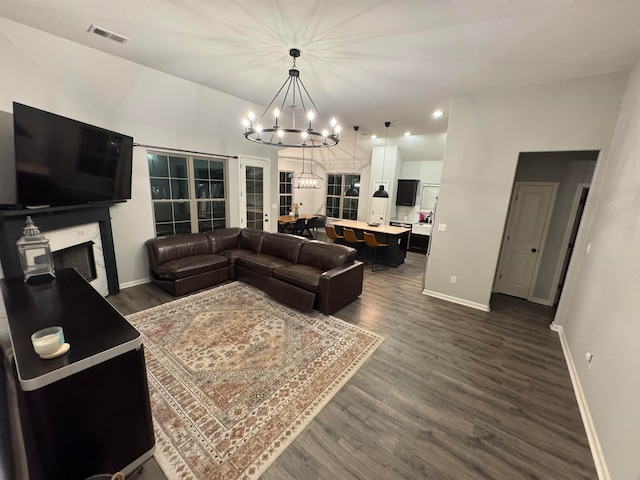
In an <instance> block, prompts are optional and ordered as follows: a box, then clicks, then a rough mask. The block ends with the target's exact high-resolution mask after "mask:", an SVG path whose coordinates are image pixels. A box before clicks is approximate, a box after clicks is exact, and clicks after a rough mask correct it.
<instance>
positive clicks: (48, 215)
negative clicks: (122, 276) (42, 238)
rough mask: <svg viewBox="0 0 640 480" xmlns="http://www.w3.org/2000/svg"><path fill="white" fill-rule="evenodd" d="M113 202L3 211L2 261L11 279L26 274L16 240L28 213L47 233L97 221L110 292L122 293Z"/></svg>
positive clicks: (0, 212) (0, 233)
mask: <svg viewBox="0 0 640 480" xmlns="http://www.w3.org/2000/svg"><path fill="white" fill-rule="evenodd" d="M113 204H114V203H113V202H104V203H103V202H100V203H88V204H82V205H67V206H59V207H43V208H28V209H20V208H17V209H5V210H0V263H2V270H3V272H4V276H5V277H7V278H9V277H14V276H22V268H21V266H20V258H19V256H18V249H17V248H16V242H17V241H18V239H19V238H20V237H21V236H22V229H23V228H24V225H25V221H26V218H27V215H30V216H31V218H32V219H33V222H34V223H35V224H36V225H37V226H38V228H39V229H40V232H42V233H43V234H45V235H46V234H47V231H52V230H60V229H64V228H70V227H73V226H78V225H84V224H88V223H97V224H98V225H99V227H100V240H101V241H102V248H103V254H104V261H105V269H106V272H107V283H108V290H109V294H114V293H118V292H119V291H120V287H119V282H118V271H117V268H116V256H115V250H114V245H113V233H112V230H111V215H110V212H109V208H110V207H111V206H112V205H113Z"/></svg>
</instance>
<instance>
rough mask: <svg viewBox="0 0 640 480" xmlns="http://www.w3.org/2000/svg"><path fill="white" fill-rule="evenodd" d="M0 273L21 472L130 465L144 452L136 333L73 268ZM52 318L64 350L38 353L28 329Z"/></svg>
mask: <svg viewBox="0 0 640 480" xmlns="http://www.w3.org/2000/svg"><path fill="white" fill-rule="evenodd" d="M37 280H42V281H39V282H34V284H26V283H24V281H23V279H22V276H20V277H12V278H5V279H2V280H0V288H1V289H2V297H3V299H4V303H5V307H6V312H7V320H8V325H9V333H10V337H11V345H12V348H13V360H14V365H15V371H14V375H15V376H16V377H17V383H18V386H19V389H18V392H17V393H18V405H19V410H20V417H21V426H22V430H23V436H24V439H25V449H26V451H27V454H28V457H29V458H28V465H29V478H30V479H31V480H40V479H47V480H58V479H60V480H82V479H86V478H88V477H90V476H92V475H97V474H104V473H111V474H112V473H115V472H118V471H122V472H124V473H125V474H128V473H131V472H132V471H133V470H135V469H136V468H137V467H138V466H139V465H141V464H142V463H143V462H144V461H145V460H147V459H148V458H149V457H151V456H152V455H153V451H154V445H155V440H154V434H153V425H152V421H151V407H150V402H149V390H148V385H147V376H146V370H145V359H144V350H143V345H142V338H141V336H140V333H139V332H138V331H137V330H136V329H135V328H134V327H133V326H132V325H131V324H130V323H129V322H127V320H126V319H125V318H124V317H123V316H122V315H121V314H120V313H119V312H118V311H117V310H116V309H115V308H114V307H113V306H111V304H109V302H107V301H106V300H105V299H104V298H103V297H102V296H101V295H100V294H99V293H98V292H97V291H96V290H94V288H93V287H92V286H91V285H89V283H87V281H86V280H84V278H82V276H81V275H80V274H79V273H78V272H77V271H76V270H75V269H69V268H67V269H60V270H57V271H56V278H55V279H50V280H48V281H46V280H44V279H39V278H38V279H37ZM53 325H60V326H62V328H63V329H64V335H65V340H66V341H67V342H68V343H69V344H70V345H71V348H70V350H69V351H68V352H67V353H66V354H64V355H62V356H60V357H58V358H55V359H51V360H43V359H41V358H40V357H39V356H38V355H37V354H36V353H35V351H34V350H33V346H32V344H31V334H32V333H34V332H36V331H37V330H40V329H42V328H45V327H50V326H53Z"/></svg>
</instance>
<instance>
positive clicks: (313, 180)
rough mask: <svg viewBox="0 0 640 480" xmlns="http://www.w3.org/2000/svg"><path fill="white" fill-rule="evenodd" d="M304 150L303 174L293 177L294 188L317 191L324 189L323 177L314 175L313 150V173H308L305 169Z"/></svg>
mask: <svg viewBox="0 0 640 480" xmlns="http://www.w3.org/2000/svg"><path fill="white" fill-rule="evenodd" d="M305 150H306V148H303V149H302V172H300V173H294V174H293V175H291V184H292V186H293V188H304V189H317V188H322V177H321V176H320V175H316V174H315V173H313V149H311V161H310V164H311V171H310V172H307V171H305V168H304V152H305Z"/></svg>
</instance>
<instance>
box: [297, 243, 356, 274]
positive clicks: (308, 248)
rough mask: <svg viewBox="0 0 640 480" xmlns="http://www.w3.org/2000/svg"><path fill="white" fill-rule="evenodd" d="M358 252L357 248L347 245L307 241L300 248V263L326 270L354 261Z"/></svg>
mask: <svg viewBox="0 0 640 480" xmlns="http://www.w3.org/2000/svg"><path fill="white" fill-rule="evenodd" d="M357 253H358V252H357V250H355V249H354V248H351V247H347V246H345V245H336V244H335V243H323V242H318V241H315V240H314V241H307V242H305V243H304V244H303V245H302V247H301V248H300V256H299V257H298V263H301V264H304V265H311V266H314V267H316V268H319V269H320V270H322V271H326V270H331V269H333V268H336V267H339V266H340V265H349V264H351V263H353V261H354V260H355V258H356V254H357Z"/></svg>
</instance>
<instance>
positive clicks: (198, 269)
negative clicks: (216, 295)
mask: <svg viewBox="0 0 640 480" xmlns="http://www.w3.org/2000/svg"><path fill="white" fill-rule="evenodd" d="M145 245H146V247H147V253H148V257H149V273H150V276H151V281H152V282H153V283H155V284H156V285H158V286H159V287H161V288H162V289H164V290H166V291H167V292H169V293H170V294H171V295H173V296H180V295H184V294H186V293H189V292H193V291H195V290H200V289H203V288H207V287H210V286H211V285H216V284H218V283H222V282H225V281H227V280H228V279H229V259H228V258H227V257H225V256H223V255H215V254H212V253H211V252H210V249H209V242H208V240H207V237H206V235H205V234H202V233H185V234H179V235H171V236H167V237H159V238H152V239H150V240H147V241H146V243H145Z"/></svg>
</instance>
